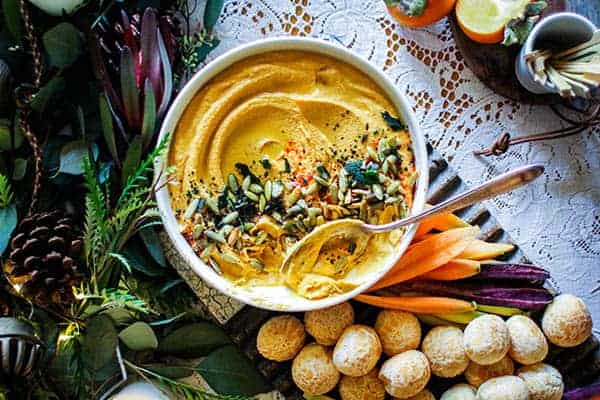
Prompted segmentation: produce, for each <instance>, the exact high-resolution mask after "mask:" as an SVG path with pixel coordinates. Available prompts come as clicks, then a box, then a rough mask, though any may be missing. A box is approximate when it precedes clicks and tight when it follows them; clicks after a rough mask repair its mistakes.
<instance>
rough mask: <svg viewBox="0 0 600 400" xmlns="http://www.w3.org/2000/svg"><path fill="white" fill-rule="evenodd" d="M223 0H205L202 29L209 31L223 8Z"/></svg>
mask: <svg viewBox="0 0 600 400" xmlns="http://www.w3.org/2000/svg"><path fill="white" fill-rule="evenodd" d="M223 3H224V0H207V1H206V7H205V8H204V29H206V31H207V32H211V31H212V29H213V28H214V27H215V25H216V24H217V20H218V19H219V15H221V11H222V10H223Z"/></svg>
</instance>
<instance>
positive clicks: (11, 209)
mask: <svg viewBox="0 0 600 400" xmlns="http://www.w3.org/2000/svg"><path fill="white" fill-rule="evenodd" d="M16 226H17V207H16V206H15V205H14V204H12V205H9V206H8V207H4V208H0V255H1V254H2V253H4V250H6V248H7V247H8V243H9V242H10V237H11V235H12V233H13V231H14V230H15V227H16Z"/></svg>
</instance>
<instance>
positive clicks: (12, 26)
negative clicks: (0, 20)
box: [2, 0, 25, 43]
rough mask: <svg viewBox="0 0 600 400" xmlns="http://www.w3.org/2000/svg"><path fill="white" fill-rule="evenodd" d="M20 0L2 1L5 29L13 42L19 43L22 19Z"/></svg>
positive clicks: (21, 32) (23, 29) (21, 34)
mask: <svg viewBox="0 0 600 400" xmlns="http://www.w3.org/2000/svg"><path fill="white" fill-rule="evenodd" d="M19 1H20V0H2V14H4V22H5V23H6V27H7V28H8V31H9V32H10V33H11V35H12V36H13V37H14V38H15V40H16V41H17V42H19V43H21V42H22V41H23V32H24V31H25V28H24V26H23V19H22V18H21V9H20V8H19Z"/></svg>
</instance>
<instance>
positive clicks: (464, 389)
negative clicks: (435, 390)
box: [440, 383, 477, 400]
mask: <svg viewBox="0 0 600 400" xmlns="http://www.w3.org/2000/svg"><path fill="white" fill-rule="evenodd" d="M475 393H477V391H476V390H475V388H474V387H473V386H471V385H467V384H466V383H458V384H456V385H454V386H452V387H451V388H450V389H448V390H446V391H445V392H444V393H442V397H440V400H476V399H475Z"/></svg>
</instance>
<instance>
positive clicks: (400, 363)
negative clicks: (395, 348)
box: [379, 350, 431, 399]
mask: <svg viewBox="0 0 600 400" xmlns="http://www.w3.org/2000/svg"><path fill="white" fill-rule="evenodd" d="M430 377H431V370H430V368H429V361H427V357H425V354H423V353H421V352H420V351H417V350H408V351H405V352H404V353H400V354H397V355H395V356H393V357H392V358H389V359H388V360H387V361H386V362H384V363H383V365H382V366H381V370H380V371H379V379H381V380H382V381H383V383H384V385H385V390H386V391H387V392H388V393H389V394H390V395H392V396H393V397H395V398H397V399H408V398H410V397H411V396H414V395H416V394H418V393H419V392H420V391H421V390H423V389H425V386H426V385H427V382H429V378H430Z"/></svg>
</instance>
